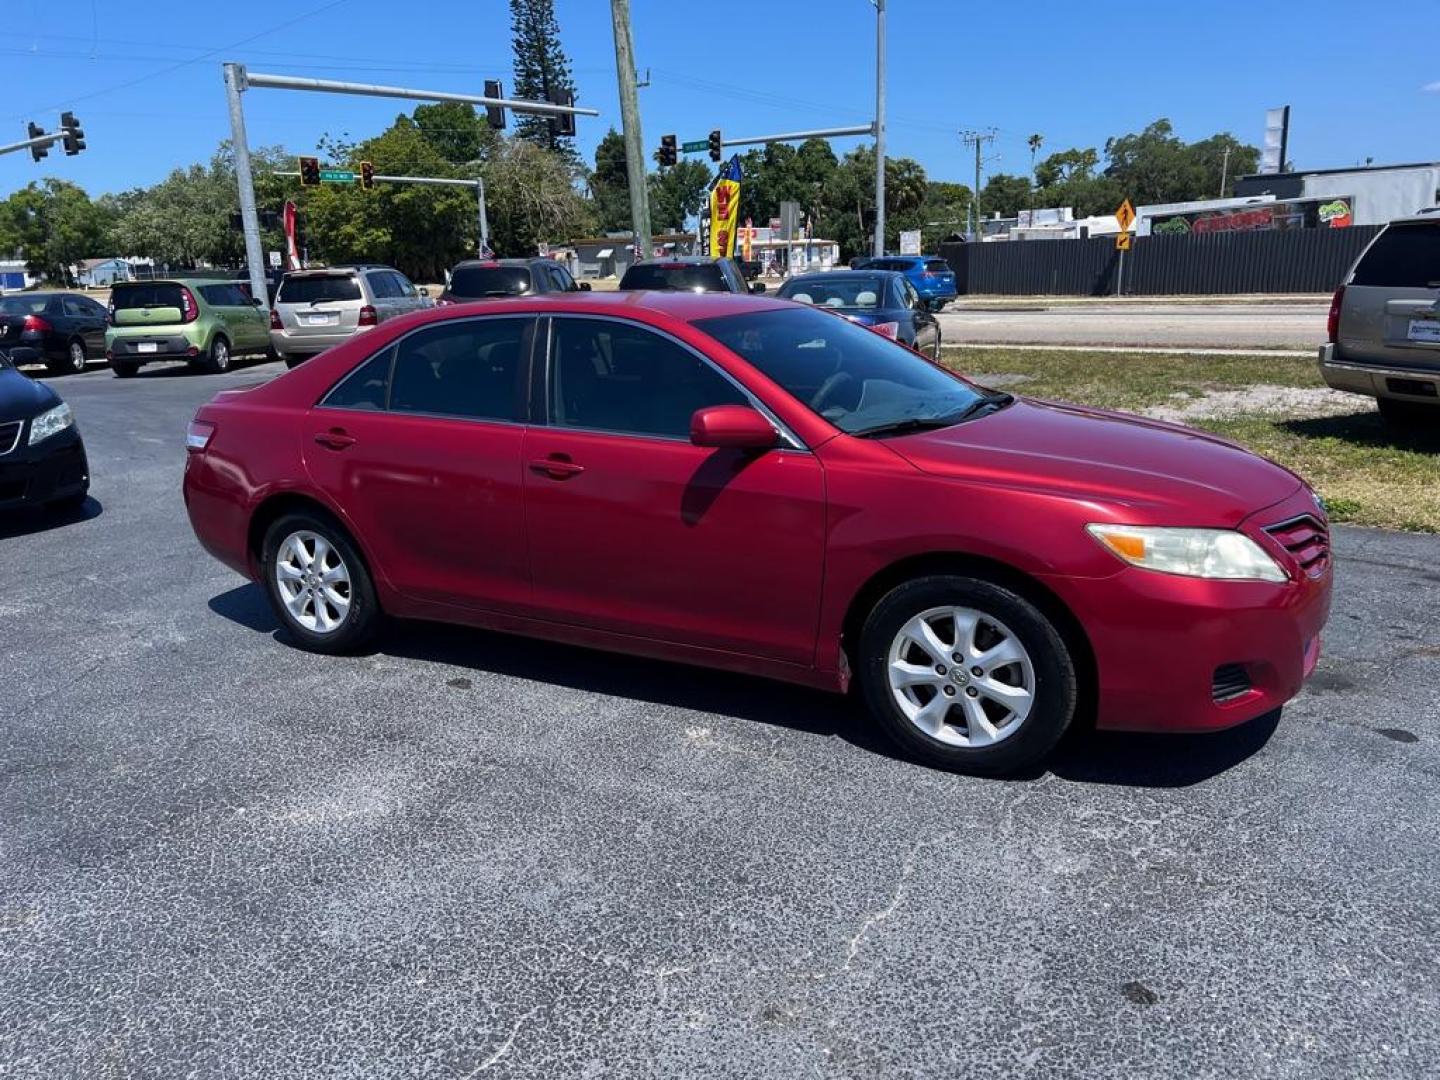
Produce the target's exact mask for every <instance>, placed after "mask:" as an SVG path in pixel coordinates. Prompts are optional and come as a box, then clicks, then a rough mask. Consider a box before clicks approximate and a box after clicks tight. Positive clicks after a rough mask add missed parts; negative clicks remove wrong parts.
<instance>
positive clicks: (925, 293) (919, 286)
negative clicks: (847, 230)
mask: <svg viewBox="0 0 1440 1080" xmlns="http://www.w3.org/2000/svg"><path fill="white" fill-rule="evenodd" d="M854 269H856V270H898V271H899V272H900V273H902V274H904V275H905V277H906V278H907V279H908V280H909V282H910V284H911V285H914V286H915V291H916V292H917V293H919V294H920V299H921V300H924V301H925V302H926V306H928V307H929V308H930V310H931V311H939V310H940V309H941V308H943V307H944V306H945V305H946V304H947V303H949V302H950V301H951V300H954V299H955V272H954V271H953V270H951V269H950V264H949V263H947V262H946V261H945V260H944V259H941V258H938V257H937V256H935V255H884V256H881V257H880V258H878V259H877V258H874V257H871V258H868V259H860V260H859V261H857V262H856V264H855V266H854Z"/></svg>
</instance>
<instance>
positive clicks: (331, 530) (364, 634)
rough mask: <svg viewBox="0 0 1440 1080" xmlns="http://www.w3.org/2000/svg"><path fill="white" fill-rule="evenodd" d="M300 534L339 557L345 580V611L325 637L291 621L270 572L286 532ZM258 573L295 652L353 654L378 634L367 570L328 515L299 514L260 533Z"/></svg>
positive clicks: (377, 606)
mask: <svg viewBox="0 0 1440 1080" xmlns="http://www.w3.org/2000/svg"><path fill="white" fill-rule="evenodd" d="M301 530H304V531H306V532H311V533H315V534H317V535H319V536H321V537H323V538H324V539H325V540H326V541H327V542H328V543H329V544H330V546H331V547H333V548H334V549H335V550H336V552H338V553H339V555H340V558H341V559H342V560H343V562H344V565H345V569H346V570H347V572H348V573H349V576H350V609H349V612H348V614H347V615H346V616H345V619H344V621H343V622H342V623H341V625H340V626H339V627H338V628H337V629H335V630H332V631H330V632H329V633H317V632H315V631H314V630H311V629H308V628H307V627H305V626H304V625H302V624H301V623H300V622H298V621H296V619H295V618H294V617H293V616H292V615H291V614H290V611H289V609H288V608H287V607H286V606H285V601H284V599H283V598H282V597H281V595H280V585H279V582H278V580H277V578H276V570H275V567H276V562H277V556H278V553H279V550H280V546H281V544H282V543H283V542H284V541H285V539H286V538H287V537H289V536H290V535H291V534H292V533H295V532H297V531H301ZM260 568H261V574H262V575H263V582H262V584H263V585H264V588H265V595H266V596H268V597H269V598H270V607H271V608H272V609H273V610H274V612H275V617H276V618H277V619H279V620H280V622H281V624H282V625H283V626H284V627H285V629H286V630H287V631H288V632H289V634H290V636H291V637H292V638H294V639H295V642H296V644H298V645H299V646H300V648H302V649H305V650H307V651H309V652H317V653H325V654H327V655H331V656H336V655H342V654H345V653H353V652H356V651H358V650H360V649H363V648H364V646H365V645H366V644H367V643H368V642H369V641H370V640H371V639H372V638H373V637H374V636H375V634H376V632H377V631H378V630H379V629H380V623H381V621H382V619H383V615H382V613H381V611H380V604H379V602H378V601H377V600H376V598H375V585H374V582H373V581H372V580H371V578H370V571H369V569H368V568H367V567H366V565H365V560H364V559H363V558H362V557H361V555H360V551H359V549H358V548H356V546H355V544H354V542H353V541H352V540H351V539H350V536H349V534H348V533H346V532H345V530H344V529H343V528H341V526H340V524H339V523H338V522H337V521H336V520H335V519H334V518H332V517H331V516H330V515H329V514H325V513H322V512H319V511H314V512H311V511H299V512H296V513H293V514H286V515H285V516H284V517H281V518H280V519H279V520H277V521H276V522H275V523H274V524H273V525H271V526H270V528H268V529H267V530H265V539H264V541H263V542H262V543H261V546H260Z"/></svg>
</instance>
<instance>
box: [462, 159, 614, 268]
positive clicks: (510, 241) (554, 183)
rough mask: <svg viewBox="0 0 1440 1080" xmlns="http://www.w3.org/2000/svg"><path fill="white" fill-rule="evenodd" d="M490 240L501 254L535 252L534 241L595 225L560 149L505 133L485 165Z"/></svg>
mask: <svg viewBox="0 0 1440 1080" xmlns="http://www.w3.org/2000/svg"><path fill="white" fill-rule="evenodd" d="M485 193H486V196H487V199H488V201H489V208H490V242H491V245H492V246H493V247H494V248H495V251H496V252H497V253H498V254H500V255H534V254H535V252H536V245H538V244H539V243H540V242H542V241H544V242H546V243H551V244H554V243H563V242H565V241H567V240H570V239H572V238H574V237H577V236H588V235H590V234H592V233H593V232H594V231H595V217H594V213H593V211H592V209H591V206H590V203H589V202H588V201H587V200H585V199H584V198H583V197H582V196H581V195H580V193H579V192H578V191H576V189H575V183H574V174H573V172H572V170H571V168H570V166H569V164H568V163H567V162H566V160H565V159H564V157H563V156H562V155H561V154H556V153H551V152H549V151H547V150H543V149H541V148H540V147H538V146H536V145H535V144H534V143H531V142H527V141H525V140H524V139H506V140H505V141H504V143H503V144H502V145H501V146H500V148H499V150H498V152H497V153H496V154H495V156H494V157H493V158H492V159H491V160H490V162H489V164H488V165H487V166H486V168H485Z"/></svg>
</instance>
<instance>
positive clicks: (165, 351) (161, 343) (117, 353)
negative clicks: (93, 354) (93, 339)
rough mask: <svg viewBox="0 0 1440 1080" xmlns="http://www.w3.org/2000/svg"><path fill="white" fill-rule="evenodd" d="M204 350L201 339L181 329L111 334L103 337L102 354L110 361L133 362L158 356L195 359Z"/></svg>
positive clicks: (158, 358) (163, 358)
mask: <svg viewBox="0 0 1440 1080" xmlns="http://www.w3.org/2000/svg"><path fill="white" fill-rule="evenodd" d="M152 346H153V348H152ZM203 351H204V348H203V343H202V342H198V341H194V340H192V339H191V338H190V336H189V335H188V334H183V333H178V334H177V333H158V334H136V335H134V336H129V335H123V336H122V335H112V336H110V337H107V338H106V339H105V358H106V359H107V360H109V361H110V362H111V364H112V365H113V364H114V363H115V362H116V361H117V360H118V361H120V362H121V363H125V364H136V365H140V364H151V363H155V362H157V361H161V360H194V359H195V358H196V357H197V356H199V355H200V354H201V353H202V352H203Z"/></svg>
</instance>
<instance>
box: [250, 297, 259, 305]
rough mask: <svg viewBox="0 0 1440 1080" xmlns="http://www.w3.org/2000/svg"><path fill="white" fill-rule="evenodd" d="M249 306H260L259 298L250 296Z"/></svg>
mask: <svg viewBox="0 0 1440 1080" xmlns="http://www.w3.org/2000/svg"><path fill="white" fill-rule="evenodd" d="M250 306H251V307H259V306H260V298H259V297H258V296H252V297H250Z"/></svg>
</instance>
